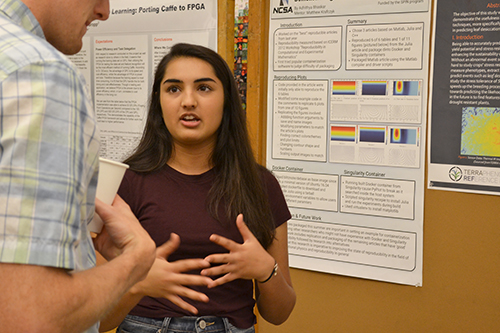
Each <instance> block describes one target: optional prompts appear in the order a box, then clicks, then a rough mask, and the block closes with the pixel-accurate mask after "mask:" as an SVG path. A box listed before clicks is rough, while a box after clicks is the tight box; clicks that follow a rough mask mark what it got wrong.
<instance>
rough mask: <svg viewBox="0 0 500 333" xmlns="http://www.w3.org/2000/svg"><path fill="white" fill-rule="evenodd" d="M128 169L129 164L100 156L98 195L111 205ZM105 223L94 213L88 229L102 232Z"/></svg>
mask: <svg viewBox="0 0 500 333" xmlns="http://www.w3.org/2000/svg"><path fill="white" fill-rule="evenodd" d="M127 169H128V165H126V164H123V163H120V162H115V161H111V160H107V159H105V158H102V157H100V158H99V176H98V177H97V191H96V197H97V198H99V199H100V200H101V201H103V202H104V203H107V204H108V205H111V204H112V203H113V200H114V199H115V196H116V192H118V188H119V187H120V184H121V182H122V179H123V175H124V174H125V170H127ZM103 224H104V223H103V222H102V220H101V218H100V217H99V215H97V213H94V218H93V219H92V221H91V222H90V223H89V224H88V229H89V231H91V232H95V233H100V232H101V230H102V226H103Z"/></svg>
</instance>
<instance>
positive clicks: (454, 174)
mask: <svg viewBox="0 0 500 333" xmlns="http://www.w3.org/2000/svg"><path fill="white" fill-rule="evenodd" d="M448 175H449V176H450V179H451V180H453V181H454V182H458V181H459V180H460V179H462V176H463V172H462V170H461V169H460V168H459V167H453V168H451V169H450V171H449V172H448Z"/></svg>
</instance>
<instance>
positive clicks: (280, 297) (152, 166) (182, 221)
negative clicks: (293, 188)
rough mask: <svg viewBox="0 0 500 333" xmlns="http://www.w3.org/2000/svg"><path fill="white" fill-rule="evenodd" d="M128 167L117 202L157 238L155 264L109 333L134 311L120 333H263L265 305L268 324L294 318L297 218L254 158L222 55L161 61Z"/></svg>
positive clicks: (194, 53) (179, 54)
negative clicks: (257, 331) (290, 225)
mask: <svg viewBox="0 0 500 333" xmlns="http://www.w3.org/2000/svg"><path fill="white" fill-rule="evenodd" d="M125 163H127V164H129V165H130V169H129V170H128V171H127V173H126V175H125V177H124V181H123V183H122V186H121V187H120V190H119V195H120V196H121V197H122V198H123V199H124V200H125V201H126V202H127V203H128V204H129V205H130V207H131V208H132V211H133V212H134V213H135V214H136V216H137V218H138V219H139V221H140V222H141V224H142V225H143V227H144V228H145V229H146V230H147V231H148V232H149V234H150V235H151V237H152V238H153V240H154V241H155V242H156V244H157V246H158V249H157V259H156V261H155V263H154V264H153V268H152V269H151V271H150V272H149V274H148V276H147V278H146V279H145V280H144V281H142V282H140V283H138V284H137V285H136V286H135V287H134V288H132V289H131V291H130V292H129V293H128V294H127V295H126V296H125V297H124V298H123V299H122V302H121V304H120V305H119V306H118V307H117V308H116V309H115V311H114V312H113V313H111V314H110V315H109V316H108V319H107V320H105V321H104V322H103V325H102V326H101V327H102V329H103V330H107V329H110V328H112V327H114V326H115V325H117V324H118V323H119V322H120V321H122V319H123V318H124V317H125V315H127V314H128V315H127V317H126V318H125V320H124V321H123V322H122V323H121V324H120V326H119V328H118V330H117V332H164V333H166V332H176V330H177V331H178V330H182V331H183V332H184V331H186V332H190V331H192V332H204V331H206V332H211V333H215V332H217V333H218V332H254V324H255V322H256V318H255V315H254V306H255V304H257V307H258V310H259V313H260V314H261V315H262V317H263V318H264V319H265V320H267V321H268V322H270V323H273V324H276V325H279V324H281V323H283V322H284V321H285V320H286V319H287V318H288V316H289V315H290V313H291V312H292V309H293V307H294V305H295V298H296V296H295V292H294V290H293V287H292V283H291V279H290V273H289V268H288V248H287V221H288V220H289V219H290V217H291V215H290V212H289V210H288V207H287V205H286V202H285V200H284V197H283V194H282V191H281V188H280V187H279V184H278V182H277V181H276V179H275V178H274V176H273V175H272V174H271V173H270V172H269V171H268V170H267V169H265V168H264V167H262V166H259V165H258V164H257V163H256V161H255V158H254V156H253V153H252V149H251V146H250V140H249V137H248V132H247V129H246V118H245V113H244V111H243V110H242V107H241V102H240V99H239V95H238V91H237V88H236V84H235V82H234V79H233V75H232V73H231V70H230V69H229V67H228V66H227V64H226V63H225V61H224V60H223V59H222V58H221V57H220V56H219V55H218V54H217V53H215V52H214V51H212V50H210V49H208V48H205V47H201V46H196V45H190V44H177V45H175V46H174V47H173V48H172V49H171V51H170V52H169V53H168V54H167V55H166V56H165V57H164V58H163V60H162V61H161V62H160V63H159V64H158V67H157V70H156V74H155V79H154V84H153V89H152V93H151V98H150V105H149V111H148V119H147V123H146V127H145V131H144V135H143V137H142V139H141V142H140V143H139V146H138V147H137V149H136V150H135V152H134V153H133V154H132V156H130V157H129V158H128V159H127V160H126V161H125ZM254 287H255V289H254ZM254 292H255V293H254ZM254 295H255V299H254Z"/></svg>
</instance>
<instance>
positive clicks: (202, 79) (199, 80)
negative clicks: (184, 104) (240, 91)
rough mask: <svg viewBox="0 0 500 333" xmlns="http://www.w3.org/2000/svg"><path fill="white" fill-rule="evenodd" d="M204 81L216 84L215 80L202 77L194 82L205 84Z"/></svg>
mask: <svg viewBox="0 0 500 333" xmlns="http://www.w3.org/2000/svg"><path fill="white" fill-rule="evenodd" d="M204 81H211V82H215V80H214V79H212V78H211V77H202V78H200V79H196V80H194V82H204Z"/></svg>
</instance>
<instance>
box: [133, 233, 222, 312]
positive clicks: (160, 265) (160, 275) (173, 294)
mask: <svg viewBox="0 0 500 333" xmlns="http://www.w3.org/2000/svg"><path fill="white" fill-rule="evenodd" d="M179 244H180V237H179V236H178V235H177V234H174V233H172V234H171V235H170V239H169V240H168V241H167V242H165V243H164V244H163V245H161V246H159V247H158V248H157V249H156V259H155V262H154V263H153V267H152V268H151V270H150V271H149V273H148V275H147V277H146V279H144V280H143V281H141V282H139V283H138V284H136V285H135V286H134V288H133V290H131V292H133V293H139V294H142V295H144V296H146V295H147V296H151V297H162V298H166V299H168V300H169V301H171V302H172V303H174V304H175V305H177V306H179V307H180V308H182V309H184V310H187V311H189V312H191V313H193V314H197V313H198V310H197V309H196V308H195V307H194V306H192V305H191V304H189V303H187V302H186V301H184V300H183V299H182V298H181V296H182V297H185V298H189V299H192V300H195V301H201V302H208V297H207V296H206V295H205V294H203V293H200V292H197V291H195V290H192V289H190V288H189V287H187V286H203V285H204V286H208V285H209V284H211V283H212V279H211V278H209V277H206V276H200V275H197V274H184V273H185V272H188V271H192V270H200V269H203V268H207V267H209V266H210V263H209V262H208V261H206V260H204V259H184V260H178V261H174V262H169V261H168V260H167V259H168V257H169V256H170V255H171V254H172V253H173V252H174V251H175V250H176V249H177V248H178V247H179Z"/></svg>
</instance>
